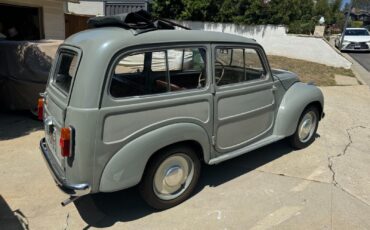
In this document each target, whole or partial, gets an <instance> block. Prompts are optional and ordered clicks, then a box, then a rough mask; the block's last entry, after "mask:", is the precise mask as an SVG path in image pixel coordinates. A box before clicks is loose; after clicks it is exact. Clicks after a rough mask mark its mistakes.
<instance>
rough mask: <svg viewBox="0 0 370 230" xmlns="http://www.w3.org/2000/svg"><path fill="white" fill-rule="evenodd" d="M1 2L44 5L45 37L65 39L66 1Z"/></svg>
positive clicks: (35, 5) (4, 0) (3, 0)
mask: <svg viewBox="0 0 370 230" xmlns="http://www.w3.org/2000/svg"><path fill="white" fill-rule="evenodd" d="M0 3H4V4H10V5H19V6H30V7H42V11H43V15H42V18H43V26H44V34H45V39H64V38H65V24H64V8H65V5H64V4H65V3H64V2H63V1H57V0H0Z"/></svg>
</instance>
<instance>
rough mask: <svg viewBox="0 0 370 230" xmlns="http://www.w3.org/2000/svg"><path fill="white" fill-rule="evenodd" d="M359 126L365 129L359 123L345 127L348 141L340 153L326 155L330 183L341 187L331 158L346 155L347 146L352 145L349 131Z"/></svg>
mask: <svg viewBox="0 0 370 230" xmlns="http://www.w3.org/2000/svg"><path fill="white" fill-rule="evenodd" d="M359 128H361V129H366V127H365V126H361V125H359V126H354V127H351V128H348V129H346V132H347V137H348V143H347V144H346V146H345V147H344V149H343V151H342V152H341V153H339V154H337V155H334V156H328V168H329V169H330V171H331V173H332V184H334V186H336V187H339V188H342V187H341V186H340V185H339V183H338V181H337V179H336V172H335V170H334V167H333V166H334V165H333V164H334V162H333V160H334V159H335V158H339V157H342V156H345V155H346V153H347V150H348V148H349V147H350V146H351V145H352V143H353V140H352V135H351V131H352V130H354V129H359Z"/></svg>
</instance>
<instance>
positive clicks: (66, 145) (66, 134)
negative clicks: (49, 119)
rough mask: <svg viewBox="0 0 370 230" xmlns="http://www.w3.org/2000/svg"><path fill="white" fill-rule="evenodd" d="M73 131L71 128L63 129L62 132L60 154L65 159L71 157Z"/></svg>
mask: <svg viewBox="0 0 370 230" xmlns="http://www.w3.org/2000/svg"><path fill="white" fill-rule="evenodd" d="M71 136H72V129H71V128H62V129H61V132H60V141H59V144H60V152H61V154H62V156H63V157H70V156H71V149H72V148H71V144H72V140H71Z"/></svg>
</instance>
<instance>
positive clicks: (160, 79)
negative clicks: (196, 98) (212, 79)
mask: <svg viewBox="0 0 370 230" xmlns="http://www.w3.org/2000/svg"><path fill="white" fill-rule="evenodd" d="M205 84H206V50H205V49H203V48H176V49H166V50H158V51H150V52H142V53H134V54H130V55H126V56H124V57H122V58H121V59H120V60H118V62H117V64H116V66H115V67H114V73H113V74H112V80H111V84H110V94H111V95H112V96H113V97H132V96H142V95H151V94H158V93H166V92H173V91H183V90H190V89H198V88H202V87H204V86H205Z"/></svg>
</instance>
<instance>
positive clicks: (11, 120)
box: [0, 111, 43, 141]
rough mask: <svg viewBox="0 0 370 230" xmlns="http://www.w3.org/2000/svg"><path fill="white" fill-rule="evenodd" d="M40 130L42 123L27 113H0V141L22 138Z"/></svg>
mask: <svg viewBox="0 0 370 230" xmlns="http://www.w3.org/2000/svg"><path fill="white" fill-rule="evenodd" d="M42 128H43V127H42V122H40V121H38V120H36V118H33V117H32V115H31V113H30V112H28V111H12V112H9V111H0V141H2V140H10V139H13V138H17V137H22V136H25V135H28V134H30V133H31V132H33V131H37V130H40V129H42Z"/></svg>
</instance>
